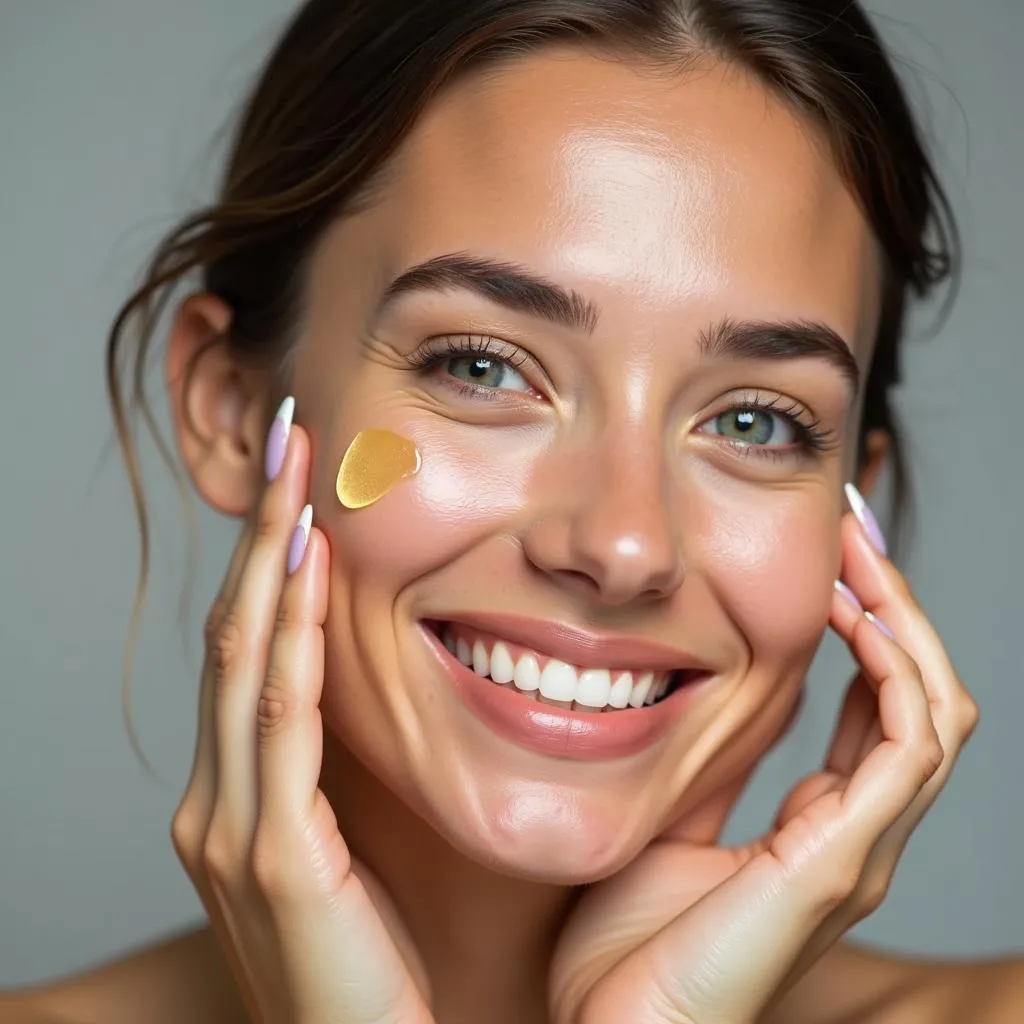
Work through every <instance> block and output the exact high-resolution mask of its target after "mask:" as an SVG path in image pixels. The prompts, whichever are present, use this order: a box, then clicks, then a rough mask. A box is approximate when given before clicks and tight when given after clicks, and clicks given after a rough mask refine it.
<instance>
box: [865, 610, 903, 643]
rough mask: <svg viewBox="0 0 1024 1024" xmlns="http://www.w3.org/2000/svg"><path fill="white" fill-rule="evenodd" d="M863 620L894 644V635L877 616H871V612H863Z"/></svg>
mask: <svg viewBox="0 0 1024 1024" xmlns="http://www.w3.org/2000/svg"><path fill="white" fill-rule="evenodd" d="M864 618H865V619H867V620H868V622H870V623H871V624H872V625H873V626H874V627H875V628H876V629H878V630H879V631H880V632H882V633H884V634H885V635H886V636H887V637H888V638H889V639H890V640H892V641H893V642H894V643H895V641H896V634H895V633H894V632H893V631H892V630H891V629H890V628H889V627H888V626H887V625H886V624H885V623H884V622H883V621H882V620H881V619H880V618H879V617H878V616H877V615H872V613H871V612H865V613H864Z"/></svg>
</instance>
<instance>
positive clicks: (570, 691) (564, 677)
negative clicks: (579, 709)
mask: <svg viewBox="0 0 1024 1024" xmlns="http://www.w3.org/2000/svg"><path fill="white" fill-rule="evenodd" d="M540 692H541V694H542V695H543V696H545V697H548V698H549V699H550V700H567V701H570V702H571V701H573V700H575V699H576V669H574V668H573V667H572V665H566V663H565V662H564V661H555V659H554V658H552V659H551V661H549V662H548V663H547V664H546V665H545V666H544V671H543V672H541V674H540Z"/></svg>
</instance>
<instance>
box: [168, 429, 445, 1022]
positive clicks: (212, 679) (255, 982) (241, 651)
mask: <svg viewBox="0 0 1024 1024" xmlns="http://www.w3.org/2000/svg"><path fill="white" fill-rule="evenodd" d="M288 420H290V415H287V414H286V416H285V417H284V419H279V420H278V421H277V422H276V423H275V428H274V429H275V431H276V435H277V436H276V440H275V441H274V442H273V443H272V445H271V447H270V449H269V454H268V475H270V476H272V477H273V478H274V479H273V480H272V482H271V483H270V485H269V486H268V488H267V490H266V493H265V495H264V497H263V499H262V501H261V504H260V507H259V510H258V512H257V514H256V516H255V519H254V522H252V523H251V524H250V525H249V526H248V527H247V528H246V530H245V531H244V532H243V534H242V536H241V539H240V540H239V543H238V547H237V549H236V551H235V554H234V557H233V559H232V563H231V567H230V569H229V571H228V575H227V578H226V580H225V583H224V587H223V590H222V591H221V594H220V596H219V597H218V599H217V601H216V603H215V604H214V606H213V609H212V610H211V613H210V616H209V618H208V620H207V630H206V650H207V654H206V662H205V665H204V669H203V676H202V683H201V692H200V719H199V731H198V737H197V744H196V756H195V763H194V766H193V771H192V777H191V779H190V781H189V784H188V788H187V790H186V792H185V795H184V797H183V799H182V801H181V804H180V806H179V807H178V810H177V812H176V814H175V816H174V821H173V825H172V829H171V834H172V837H173V840H174V846H175V849H176V850H177V853H178V856H179V857H180V859H181V861H182V863H183V864H184V866H185V870H186V871H187V872H188V874H189V876H190V877H191V879H192V881H193V883H194V884H195V887H196V889H197V890H198V891H199V895H200V897H201V898H202V901H203V903H204V905H205V907H206V909H207V911H208V913H209V916H210V921H211V923H212V926H213V929H214V931H215V932H216V934H217V937H218V939H219V941H220V943H221V945H222V947H223V948H224V950H225V953H226V954H227V957H228V960H229V962H230V964H231V968H232V970H233V973H234V976H235V981H236V983H237V985H238V987H239V989H240V991H241V993H242V995H243V997H244V999H245V1002H246V1006H247V1009H248V1011H249V1013H250V1014H251V1016H252V1019H253V1020H254V1021H258V1022H261V1024H264V1022H265V1024H380V1022H389V1024H424V1022H427V1021H429V1020H430V1014H429V1012H428V1011H427V1008H426V1005H425V1003H424V999H423V997H422V995H421V993H420V991H419V990H418V988H417V986H416V984H415V983H414V981H413V978H412V975H411V973H410V971H409V969H408V968H407V966H406V963H405V962H404V961H403V957H402V954H401V953H400V952H399V947H400V946H403V947H404V943H403V941H402V937H401V936H400V935H399V936H397V939H396V938H393V937H392V935H391V934H389V931H388V929H387V927H385V925H384V923H383V920H382V917H381V915H380V914H379V913H378V910H377V908H376V906H375V904H374V902H373V901H372V900H371V898H370V896H369V894H368V891H367V888H365V887H364V884H363V881H364V879H365V880H366V881H367V882H368V884H370V885H372V880H370V879H367V878H366V875H365V872H363V871H362V869H361V868H360V866H359V865H354V864H353V861H352V858H351V857H350V855H349V851H348V848H347V846H346V845H345V841H344V840H343V839H342V837H341V834H340V833H339V831H338V826H337V822H336V819H335V816H334V813H333V811H332V810H331V806H330V804H329V803H328V802H327V800H326V798H325V797H324V795H323V793H322V792H321V791H320V790H319V788H318V782H319V773H320V766H321V751H322V743H323V733H322V725H321V720H320V712H319V710H318V705H319V701H320V692H321V689H322V686H323V661H324V654H323V644H324V637H323V629H322V625H323V622H324V618H325V616H326V613H327V590H328V547H327V539H326V537H325V536H324V535H323V534H322V533H321V532H319V531H318V530H317V529H316V528H315V527H314V528H312V529H311V528H310V527H309V519H308V512H307V513H306V515H305V517H304V518H303V520H302V522H301V523H300V524H299V526H298V527H296V523H297V522H298V521H299V519H300V509H302V506H303V502H304V500H305V497H304V496H305V492H306V487H307V479H308V473H309V440H308V437H307V436H306V434H305V433H304V432H303V431H302V430H301V429H299V428H298V427H296V428H294V429H291V431H290V436H289V430H288V428H289V423H288ZM273 437H274V435H273V434H272V438H273ZM275 448H276V451H275ZM282 456H283V463H282ZM373 891H374V895H375V897H376V896H379V894H378V893H377V891H376V890H373ZM405 948H407V947H405Z"/></svg>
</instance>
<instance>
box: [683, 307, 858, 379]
mask: <svg viewBox="0 0 1024 1024" xmlns="http://www.w3.org/2000/svg"><path fill="white" fill-rule="evenodd" d="M700 349H701V352H702V353H703V354H704V355H706V356H710V357H711V358H717V359H733V360H746V359H766V360H780V359H781V360H787V359H818V360H823V361H824V362H826V363H829V364H830V365H831V366H832V367H833V368H834V369H836V370H838V371H839V373H840V374H842V376H843V377H844V378H845V379H846V381H847V383H848V384H849V385H850V387H851V388H852V389H853V392H854V394H856V393H857V392H858V390H859V389H860V368H859V367H858V366H857V360H856V359H854V358H853V353H852V352H851V351H850V346H849V345H847V344H846V342H845V341H843V339H842V338H841V337H840V336H839V335H838V334H837V333H836V332H835V331H834V330H832V328H831V327H828V326H826V325H825V324H821V323H815V322H813V321H809V320H794V321H785V322H775V321H763V320H733V319H731V318H728V317H727V318H726V319H724V320H720V321H719V322H718V323H717V324H715V325H714V327H712V328H711V329H710V330H708V331H704V332H703V333H702V334H701V338H700Z"/></svg>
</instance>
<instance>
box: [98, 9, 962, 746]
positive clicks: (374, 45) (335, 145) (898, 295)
mask: <svg viewBox="0 0 1024 1024" xmlns="http://www.w3.org/2000/svg"><path fill="white" fill-rule="evenodd" d="M572 42H576V43H578V44H580V45H587V46H590V47H594V48H596V49H599V50H600V51H601V52H603V53H606V54H613V55H621V56H622V57H623V58H625V59H633V60H635V61H638V62H641V63H643V64H644V65H646V66H649V67H651V68H664V69H668V70H672V69H679V70H682V69H685V68H686V67H687V66H689V65H690V64H692V63H693V62H695V61H698V60H701V59H703V58H710V59H714V60H722V61H726V62H732V63H735V64H737V65H739V66H742V67H743V68H745V69H747V70H748V71H749V72H751V73H753V74H754V75H756V76H757V77H758V78H759V79H760V80H761V81H763V82H764V83H765V84H766V86H768V87H769V88H770V89H772V90H773V91H774V92H775V93H776V94H777V95H779V96H780V97H781V98H782V99H783V100H784V101H785V102H787V103H788V104H789V105H790V106H791V107H792V108H793V110H794V111H795V112H797V113H798V114H800V115H802V116H804V117H807V118H809V119H810V120H811V121H812V122H813V123H815V124H816V125H817V126H818V127H819V129H820V131H821V132H822V133H823V136H824V137H825V138H826V139H827V141H828V143H829V145H830V146H831V149H832V152H833V154H834V158H835V161H836V164H837V166H838V167H839V169H840V171H841V172H842V174H843V175H844V176H845V178H846V180H847V182H848V184H849V187H850V188H851V191H852V192H853V194H854V195H855V196H856V197H857V199H858V201H859V203H860V205H861V207H862V209H863V211H864V213H865V215H866V217H867V218H868V220H869V222H870V223H871V225H872V227H873V229H874V233H875V236H876V238H877V240H878V243H879V245H880V248H881V251H882V253H883V255H884V261H885V267H884V282H883V286H884V291H883V302H882V310H881V316H880V319H879V324H878V336H877V346H876V350H875V356H874V361H873V363H872V366H871V370H870V373H869V375H868V378H867V383H866V393H865V405H864V415H863V421H862V423H861V434H860V444H861V452H860V454H861V456H862V457H863V454H864V442H865V439H866V437H867V435H868V434H869V432H870V431H872V430H875V429H881V430H884V431H887V432H888V433H889V434H890V435H891V437H892V439H893V464H892V469H893V479H894V498H895V502H894V505H895V507H897V508H899V507H902V506H903V505H904V504H905V499H906V497H907V476H906V472H905V465H904V453H903V449H902V447H901V445H900V439H899V432H898V429H897V424H896V422H895V417H894V414H893V410H892V407H891V392H892V389H893V387H894V385H895V384H896V383H897V382H898V381H899V375H900V359H899V355H900V341H901V337H902V334H903V329H904V321H905V313H906V309H907V305H908V302H909V300H910V299H912V298H914V297H921V296H924V295H926V294H928V293H929V292H930V291H931V289H932V288H933V287H934V286H936V285H937V284H939V283H941V282H942V281H943V280H945V279H946V278H948V277H949V276H950V275H951V272H952V271H953V269H954V266H955V262H956V252H957V236H956V227H955V224H954V221H953V218H952V214H951V211H950V208H949V204H948V202H947V199H946V197H945V195H944V193H943V191H942V188H941V187H940V185H939V183H938V180H937V178H936V175H935V172H934V170H933V168H932V165H931V163H930V162H929V159H928V156H927V154H926V152H925V149H924V147H923V145H922V141H921V138H920V134H919V131H918V128H917V125H916V124H915V121H914V118H913V116H912V114H911V112H910V109H909V106H908V103H907V100H906V97H905V95H904V92H903V90H902V88H901V85H900V83H899V81H898V79H897V77H896V74H895V72H894V70H893V66H892V64H891V62H890V60H889V58H888V56H887V54H886V52H885V49H884V47H883V45H882V43H881V41H880V40H879V38H878V36H877V34H876V32H875V30H874V28H873V27H872V25H871V23H870V22H869V21H868V18H867V17H866V15H865V14H864V12H863V10H862V9H861V7H860V5H859V4H858V3H855V2H853V0H472V2H467V0H308V2H307V3H305V4H303V5H302V7H301V8H300V9H299V11H298V12H297V14H296V15H295V17H294V18H293V20H292V21H291V23H290V25H289V26H288V28H287V30H286V31H285V32H284V34H283V36H282V37H281V39H280V41H279V43H278V45H277V47H276V49H275V50H274V52H273V53H272V55H271V56H270V58H269V60H268V61H267V63H266V65H265V67H264V68H263V71H262V73H261V74H260V76H259V78H258V80H257V82H256V85H255V88H254V89H253V91H252V94H251V95H250V97H249V98H248V101H247V103H246V104H245V107H244V110H243V112H242V115H241V118H240V121H239V124H238V127H237V132H236V135H235V138H234V144H233V147H232V151H231V155H230V159H229V161H228V166H227V170H226V173H225V175H224V179H223V183H222V186H221V189H220V194H219V196H218V197H217V199H216V200H215V201H214V202H213V203H212V204H211V205H210V206H208V207H206V208H205V209H202V210H199V211H198V212H196V213H194V214H192V215H190V216H188V217H187V218H185V219H184V220H183V221H182V222H181V223H180V224H179V225H178V226H177V227H176V228H175V229H174V230H173V231H172V232H171V233H170V234H168V235H167V236H166V237H165V238H164V240H163V241H162V242H161V243H160V244H159V246H158V247H157V249H156V251H155V253H154V255H153V257H152V259H151V261H150V263H149V265H148V268H147V271H146V274H145V278H144V280H143V283H142V285H141V286H140V287H139V289H138V290H137V291H136V292H135V293H134V294H133V295H132V296H131V297H130V298H129V299H128V300H127V302H126V303H125V304H124V306H123V307H122V308H121V310H120V311H119V313H118V315H117V317H116V319H115V320H114V323H113V326H112V328H111V332H110V338H109V344H108V349H107V380H108V386H109V390H110V399H111V403H112V407H113V415H114V421H115V425H116V429H117V433H118V437H119V439H120V442H121V446H122V450H123V452H124V456H125V461H126V464H127V467H128V471H129V477H130V481H131V486H132V494H133V498H134V501H135V506H136V510H137V512H138V516H139V522H140V529H141V539H142V562H141V570H140V594H141V593H142V591H143V589H144V587H145V583H146V579H147V576H148V570H149V529H148V520H147V517H146V507H145V501H144V496H143V488H142V476H141V471H140V465H139V458H138V450H137V447H136V443H135V439H134V433H133V425H134V423H135V421H136V419H137V418H138V417H139V416H141V418H142V419H143V421H144V423H145V424H146V426H147V427H149V428H150V430H151V431H152V432H153V433H154V436H155V438H156V440H157V444H158V446H159V448H160V451H161V453H162V454H163V455H164V456H165V458H166V459H167V460H168V461H169V462H171V463H172V464H173V460H172V459H171V454H170V452H169V450H168V448H167V446H166V444H165V443H164V442H163V441H162V439H161V438H160V436H159V433H158V432H157V431H156V429H155V424H154V421H153V417H152V414H151V412H150V409H149V407H148V405H147V403H146V396H145V389H144V380H145V372H146V367H147V364H148V359H149V356H150V355H151V350H152V348H153V340H154V334H155V329H156V326H157V323H158V321H159V319H160V316H161V314H162V312H163V311H164V310H165V309H166V308H167V305H168V303H169V301H170V300H171V298H172V297H173V294H174V292H175V290H176V286H178V285H179V284H181V283H183V282H184V281H185V280H187V279H188V277H189V276H190V275H191V274H192V272H193V271H198V272H200V273H201V275H202V286H203V287H204V288H205V289H206V290H208V291H210V292H213V293H215V294H216V295H218V296H220V297H221V298H222V299H224V300H225V301H226V302H227V303H229V304H230V305H231V306H232V307H233V309H234V320H233V324H232V327H231V331H230V337H228V338H226V339H223V340H224V343H225V344H227V345H229V346H230V347H231V348H232V349H233V350H234V351H235V352H236V353H237V354H238V355H239V356H241V357H245V358H248V359H251V360H258V361H262V360H267V361H269V360H279V359H280V358H281V356H282V355H283V353H284V352H285V351H286V350H287V348H288V346H289V345H290V343H291V339H292V336H293V333H294V328H295V324H296V322H297V319H298V316H299V314H300V309H301V300H302V294H303V284H304V281H303V267H304V264H305V259H304V258H305V257H306V256H307V255H308V254H309V252H310V251H311V249H312V247H313V246H314V244H315V242H316V241H317V240H318V238H319V236H320V235H321V234H322V233H323V231H324V230H325V228H326V227H327V226H328V225H329V224H330V223H332V222H333V221H334V220H335V219H336V218H338V217H343V216H345V215H346V214H350V213H351V212H353V211H354V210H355V209H356V208H358V207H359V206H361V205H362V204H364V203H367V202H369V201H371V199H372V188H373V185H374V184H375V183H376V182H377V181H378V180H379V178H380V172H381V171H382V169H383V168H384V167H385V165H386V163H387V160H388V158H389V156H391V155H392V154H393V153H394V151H395V149H396V147H397V146H398V145H399V144H400V143H401V142H402V140H403V139H404V138H405V137H406V135H407V134H408V133H409V131H410V129H411V128H412V127H413V125H414V124H415V123H416V120H417V117H418V116H419V114H420V113H421V111H422V110H423V109H424V107H426V105H427V104H429V103H430V101H431V99H432V98H433V97H434V96H435V95H437V93H438V91H439V90H441V89H442V88H443V87H445V86H446V85H447V84H449V83H451V82H452V81H453V80H455V79H456V78H457V77H460V76H462V75H464V74H465V73H467V72H468V71H470V70H472V69H479V68H482V67H484V66H487V65H489V64H494V63H495V62H500V61H507V60H512V59H514V58H516V57H517V56H520V55H523V54H526V53H529V52H533V51H536V50H538V49H540V48H541V47H544V46H546V45H550V44H555V43H562V44H565V43H572ZM129 727H130V723H129ZM133 739H134V737H133Z"/></svg>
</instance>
